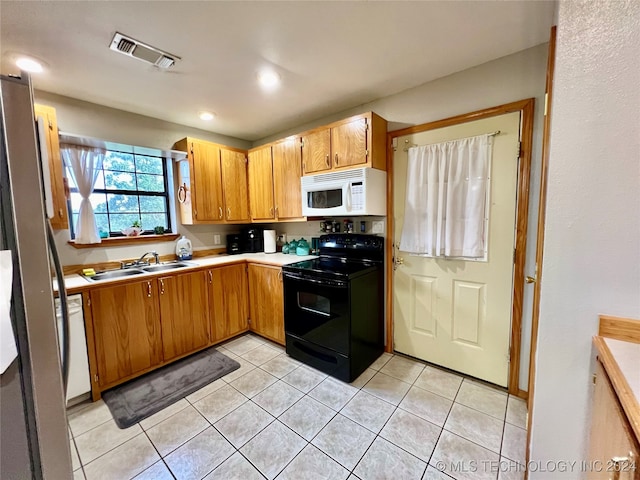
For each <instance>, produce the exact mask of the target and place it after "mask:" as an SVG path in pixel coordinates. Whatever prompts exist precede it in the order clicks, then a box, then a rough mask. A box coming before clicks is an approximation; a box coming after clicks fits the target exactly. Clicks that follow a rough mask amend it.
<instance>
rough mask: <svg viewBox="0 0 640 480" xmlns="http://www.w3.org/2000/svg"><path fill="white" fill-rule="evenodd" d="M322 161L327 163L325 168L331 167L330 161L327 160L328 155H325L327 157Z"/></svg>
mask: <svg viewBox="0 0 640 480" xmlns="http://www.w3.org/2000/svg"><path fill="white" fill-rule="evenodd" d="M324 161H325V162H326V163H327V167H330V166H331V163H330V160H329V154H328V153H327V155H326V156H325V158H324Z"/></svg>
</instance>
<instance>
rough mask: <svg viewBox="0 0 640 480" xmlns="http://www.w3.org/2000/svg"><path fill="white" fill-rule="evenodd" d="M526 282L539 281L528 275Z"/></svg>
mask: <svg viewBox="0 0 640 480" xmlns="http://www.w3.org/2000/svg"><path fill="white" fill-rule="evenodd" d="M524 281H525V282H527V283H536V281H537V279H536V278H535V277H531V276H529V275H527V276H526V277H525V279H524Z"/></svg>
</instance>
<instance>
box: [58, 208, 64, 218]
mask: <svg viewBox="0 0 640 480" xmlns="http://www.w3.org/2000/svg"><path fill="white" fill-rule="evenodd" d="M58 216H59V217H60V218H62V217H64V212H63V211H62V209H61V208H59V209H58Z"/></svg>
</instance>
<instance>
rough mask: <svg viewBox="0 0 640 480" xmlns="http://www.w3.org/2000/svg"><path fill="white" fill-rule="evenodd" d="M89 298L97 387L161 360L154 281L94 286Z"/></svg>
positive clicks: (145, 368)
mask: <svg viewBox="0 0 640 480" xmlns="http://www.w3.org/2000/svg"><path fill="white" fill-rule="evenodd" d="M90 299H91V317H92V322H93V331H94V342H95V349H96V362H97V371H98V383H99V385H100V386H105V385H108V384H111V383H114V382H117V381H118V380H121V379H123V378H126V377H129V376H132V375H134V374H136V373H138V372H142V371H144V370H147V369H150V368H151V367H153V366H155V365H158V364H160V363H162V359H163V355H162V336H161V329H160V315H159V310H158V288H157V283H156V281H155V280H149V281H142V282H132V283H126V284H124V285H119V286H114V287H104V288H96V289H94V290H92V291H91V294H90Z"/></svg>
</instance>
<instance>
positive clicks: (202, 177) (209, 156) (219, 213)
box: [189, 140, 224, 221]
mask: <svg viewBox="0 0 640 480" xmlns="http://www.w3.org/2000/svg"><path fill="white" fill-rule="evenodd" d="M189 155H190V160H191V163H192V165H193V168H192V173H191V175H192V177H193V178H192V185H191V188H192V192H191V197H192V202H193V209H194V212H193V213H194V217H195V219H196V220H198V221H215V220H224V213H223V208H224V201H223V198H222V174H221V171H220V148H219V147H218V146H217V145H215V144H213V143H208V142H200V141H197V140H192V141H191V144H190V149H189Z"/></svg>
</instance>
